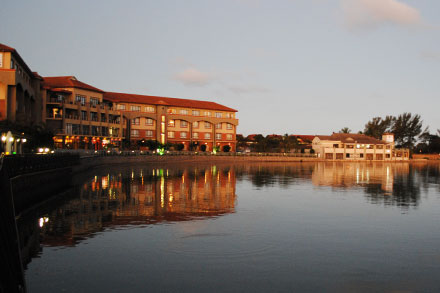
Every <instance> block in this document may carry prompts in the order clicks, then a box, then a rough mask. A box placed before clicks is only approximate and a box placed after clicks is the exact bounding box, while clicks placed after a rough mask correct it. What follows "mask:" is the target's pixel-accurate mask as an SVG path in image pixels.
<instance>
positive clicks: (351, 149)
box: [312, 133, 409, 161]
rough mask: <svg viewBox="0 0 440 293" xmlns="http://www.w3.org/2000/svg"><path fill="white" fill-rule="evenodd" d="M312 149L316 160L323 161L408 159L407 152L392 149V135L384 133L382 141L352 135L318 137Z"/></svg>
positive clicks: (339, 134) (405, 150) (313, 142)
mask: <svg viewBox="0 0 440 293" xmlns="http://www.w3.org/2000/svg"><path fill="white" fill-rule="evenodd" d="M312 148H313V150H314V151H315V153H316V154H317V156H318V158H322V159H325V160H352V161H353V160H356V161H359V160H361V161H362V160H378V161H392V160H393V161H400V160H408V159H409V150H407V149H396V148H395V147H394V135H393V134H392V133H385V134H384V135H383V136H382V140H379V139H376V138H374V137H370V136H367V135H364V134H353V133H333V134H332V135H318V136H315V138H314V139H313V141H312Z"/></svg>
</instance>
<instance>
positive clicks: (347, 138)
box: [317, 133, 387, 144]
mask: <svg viewBox="0 0 440 293" xmlns="http://www.w3.org/2000/svg"><path fill="white" fill-rule="evenodd" d="M317 137H318V138H319V139H320V140H334V141H341V142H343V143H362V144H387V142H385V141H383V140H379V139H376V138H374V137H371V136H367V135H365V134H355V133H333V134H332V135H317Z"/></svg>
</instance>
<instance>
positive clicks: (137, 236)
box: [18, 162, 440, 292]
mask: <svg viewBox="0 0 440 293" xmlns="http://www.w3.org/2000/svg"><path fill="white" fill-rule="evenodd" d="M90 172H91V173H90V174H89V175H87V176H86V177H85V178H84V180H83V181H80V182H81V183H80V184H79V185H78V186H77V187H76V188H75V189H73V190H71V191H70V192H69V193H67V194H65V195H64V196H61V197H59V200H58V201H57V202H53V203H52V204H51V205H44V206H42V207H40V208H38V209H36V210H35V211H33V212H32V213H29V214H27V215H26V216H24V217H22V218H20V219H19V222H18V226H19V231H20V235H19V237H20V243H21V246H22V256H23V261H24V262H25V263H27V262H29V261H30V259H31V258H32V257H35V256H39V257H41V258H40V259H38V260H35V259H34V261H33V263H32V264H31V265H29V269H28V270H27V274H28V280H30V281H29V283H30V284H31V285H32V286H34V287H32V288H40V289H41V290H40V291H41V292H47V291H51V290H46V289H47V288H46V287H45V286H46V285H45V284H44V282H42V281H41V280H45V281H46V282H47V283H48V284H50V285H53V288H56V289H59V288H64V286H66V287H69V286H68V285H65V282H66V283H69V284H70V287H72V288H74V287H75V286H77V284H78V280H80V281H81V280H82V279H88V280H89V284H93V286H95V281H96V283H99V284H100V285H99V286H104V287H102V288H103V289H102V291H105V290H104V288H105V286H106V284H108V283H107V282H108V275H112V277H113V278H116V279H117V280H118V282H119V284H120V286H132V287H126V288H130V289H131V290H129V289H127V291H132V292H137V291H141V290H142V288H145V285H146V284H145V282H144V281H145V278H144V277H145V276H151V278H149V279H148V282H149V283H148V285H149V286H150V285H151V286H152V287H151V291H159V290H160V289H161V288H162V289H163V288H164V287H163V286H168V287H166V288H167V289H169V290H168V291H185V290H180V289H181V288H186V289H187V290H186V291H190V292H192V291H196V290H197V289H199V290H200V291H209V288H214V287H215V286H220V285H219V284H217V282H221V283H222V284H221V285H222V286H228V284H229V286H230V287H227V288H231V287H232V288H234V289H237V288H240V284H242V282H243V280H244V282H245V284H247V285H246V286H249V287H246V288H247V289H249V288H255V289H257V290H258V289H259V288H260V289H261V288H263V287H260V286H261V285H267V287H264V289H265V290H262V291H269V290H270V289H273V287H272V286H273V284H274V283H276V284H280V286H281V287H280V288H284V289H286V288H291V289H292V288H296V289H297V290H296V291H298V292H301V291H304V290H301V289H304V287H301V285H298V284H305V283H307V284H308V285H310V284H317V287H316V288H315V289H316V290H311V291H318V292H319V291H325V290H324V289H325V288H327V285H328V283H329V282H330V281H329V280H330V279H331V280H343V279H344V278H345V279H351V280H352V281H353V280H354V281H357V276H359V279H361V280H365V278H366V279H368V278H371V280H373V281H374V280H379V281H382V279H383V280H386V281H389V280H390V279H392V277H390V276H392V275H393V274H394V273H395V272H396V271H398V270H399V269H401V268H402V267H412V266H414V264H416V265H419V266H420V267H422V268H429V269H432V267H433V266H434V265H438V263H435V261H436V260H437V259H438V252H437V248H438V241H439V239H437V238H438V237H437V236H436V237H437V238H435V239H433V240H432V245H426V242H423V241H426V239H427V238H429V237H431V236H432V235H440V234H439V233H436V231H437V230H438V225H436V224H435V221H432V220H431V219H432V217H433V215H434V216H435V215H438V206H440V203H439V201H438V200H439V199H440V197H439V196H438V194H439V191H440V164H409V163H341V162H328V163H327V162H326V163H293V164H292V163H290V164H282V163H265V164H261V163H249V164H234V165H207V166H200V165H199V166H195V165H182V166H173V167H162V168H148V167H144V166H136V167H127V168H119V167H115V168H113V169H105V168H98V169H96V170H93V171H90ZM237 193H238V195H237ZM428 194H429V196H428ZM432 195H434V196H432ZM428 198H429V200H430V202H429V203H428V204H426V202H427V201H428ZM346 199H349V200H346ZM423 201H425V204H423ZM237 202H239V203H240V205H239V207H240V208H238V205H237ZM382 207H387V209H384V208H382ZM388 207H392V208H390V209H388ZM402 211H403V212H402ZM406 211H411V213H412V216H411V217H409V216H408V215H407V214H408V213H406ZM372 212H374V215H375V216H374V217H371V214H372ZM232 213H234V216H230V215H231V214H232ZM415 218H418V222H417V225H415V224H414V222H413V221H414V219H415ZM209 219H215V220H213V221H212V220H209ZM397 219H398V220H397ZM380 223H387V224H386V225H378V224H380ZM408 223H412V226H411V225H408ZM359 227H361V229H360V228H359ZM133 228H136V229H133ZM137 228H149V229H137ZM150 228H151V229H150ZM408 229H413V230H412V231H410V232H408ZM424 229H425V230H424ZM119 230H124V231H119ZM390 231H393V233H390ZM423 231H425V232H423ZM97 235H100V237H95V236H97ZM407 236H408V238H405V237H407ZM416 236H417V237H420V238H414V237H416ZM115 239H124V241H115ZM412 241H413V242H412ZM80 243H82V244H85V243H87V244H88V245H78V244H80ZM396 243H397V246H399V245H400V246H399V247H405V249H407V250H405V249H399V250H395V247H396ZM147 244H148V245H147ZM66 247H70V248H69V249H58V248H66ZM431 248H432V249H431ZM422 249H425V252H424V253H425V254H424V255H425V256H426V258H420V259H419V258H418V255H415V254H414V253H413V251H419V250H422ZM114 251H118V253H116V254H114V253H113V252H114ZM406 252H407V253H406ZM72 255H74V256H75V257H76V258H77V259H75V261H73V262H72V263H69V267H67V268H66V267H65V265H64V263H63V261H69V259H71V257H72ZM95 255H96V257H95ZM420 255H422V254H420ZM431 255H433V256H435V257H432V258H431V257H430V256H431ZM342 256H344V257H342ZM413 257H414V259H413ZM58 258H62V259H63V261H58ZM90 258H93V261H90ZM390 258H391V259H393V260H395V262H394V263H391V264H390V262H389V261H388V260H389V259H390ZM385 260H386V261H385ZM402 260H405V262H404V263H405V265H402ZM109 264H112V266H110V265H109ZM113 264H116V265H114V266H113ZM145 264H152V265H145ZM292 264H295V267H293V266H292ZM406 264H407V265H406ZM191 265H193V267H192V266H191ZM52 266H53V267H54V269H53V271H51V272H50V273H48V271H45V274H44V275H43V274H39V272H40V271H41V269H46V270H47V268H48V267H50V268H52ZM88 266H92V267H93V268H94V270H89V271H84V272H83V268H84V267H88ZM71 267H75V269H72V270H73V271H74V272H75V274H77V275H78V276H81V277H78V278H77V279H75V278H72V277H71V275H70V273H71ZM103 268H104V269H103ZM338 268H339V269H338ZM365 268H366V269H365ZM381 269H382V273H380V272H378V270H379V271H380V270H381ZM57 270H61V271H62V272H58V271H57ZM102 270H103V271H104V273H102V275H101V272H102ZM114 270H117V272H115V271H114ZM91 271H92V272H93V274H92V275H88V273H90V272H91ZM124 271H125V272H126V274H125V275H120V276H119V275H118V273H120V272H124ZM243 271H246V272H248V273H249V274H248V275H247V276H248V279H243V278H241V276H242V272H243ZM347 272H349V273H347ZM365 272H367V273H365ZM368 272H375V273H374V274H375V275H374V276H373V275H371V274H370V275H369V273H368ZM376 272H377V273H376ZM426 272H428V273H429V272H430V271H429V270H426ZM435 272H437V271H435ZM435 272H434V273H432V275H435V276H437V274H435ZM352 273H353V274H352ZM401 273H402V272H401ZM403 273H408V272H407V271H404V272H403ZM75 274H73V275H75ZM132 274H133V275H134V276H136V277H135V278H130V277H129V276H131V275H132ZM136 274H137V275H136ZM167 274H170V275H173V276H179V278H170V279H166V280H165V279H163V278H162V276H165V275H167ZM329 274H330V275H332V274H333V275H332V276H331V277H329V278H328V279H326V278H323V276H325V275H329ZM424 275H426V276H427V279H428V281H429V282H430V281H432V280H435V281H436V279H435V278H434V277H430V276H429V274H424ZM117 276H119V278H118V277H117ZM194 276H196V277H194ZM237 276H238V277H237ZM292 276H295V277H294V278H295V279H294V281H292V280H293V279H292ZM382 276H385V277H383V278H382ZM406 276H407V275H405V277H402V280H407V279H410V278H408V277H406ZM234 277H235V278H236V280H235V282H236V283H234V282H232V283H228V282H224V280H233V278H234ZM267 279H271V280H272V279H273V280H275V281H274V282H273V283H270V284H261V283H260V284H259V283H258V281H261V280H267ZM47 280H48V281H47ZM97 280H98V281H97ZM183 280H184V281H183ZM304 280H306V281H304ZM307 280H308V281H307ZM50 282H52V283H50ZM150 282H151V284H150ZM223 282H224V284H223ZM246 282H247V283H246ZM302 282H303V283H302ZM304 282H305V283H304ZM42 283H43V284H42ZM85 283H87V282H85ZM183 283H184V284H183ZM330 283H331V282H330ZM385 283H386V282H384V284H385ZM188 284H189V285H188ZM191 284H195V285H194V286H193V287H191V286H192V285H191ZM234 284H235V286H237V287H235V286H234ZM255 284H258V285H255ZM283 284H284V287H283ZM286 284H287V285H286ZM295 284H296V285H295ZM387 284H388V283H387ZM333 285H334V286H335V287H334V288H339V287H337V286H338V285H341V284H336V285H335V284H333ZM398 285H399V284H398ZM398 285H396V286H395V287H396V288H397V287H399V286H398ZM93 286H90V287H87V285H85V288H86V289H91V288H92V289H93V288H94V287H93ZM108 286H109V285H108ZM108 286H107V287H108ZM111 286H113V285H111ZM182 286H183V287H182ZM185 286H187V287H185ZM188 286H189V287H188ZM198 286H201V287H198ZM203 286H204V287H203ZM291 286H293V287H291ZM295 286H296V287H295ZM403 287H404V286H403ZM403 287H402V286H401V287H399V288H403ZM75 288H76V287H75ZM114 288H122V287H117V286H115V287H114ZM124 288H125V287H124ZM201 288H202V289H205V290H202V289H201ZM399 288H398V289H399ZM83 289H84V288H83ZM36 291H38V290H36ZM52 291H57V290H55V289H54V290H52ZM58 291H59V290H58ZM85 291H87V290H85ZM165 291H166V290H165ZM226 291H228V290H226ZM231 291H234V290H231ZM286 291H295V290H286ZM333 291H335V292H339V291H344V290H336V289H335V290H333ZM345 291H353V290H345ZM354 291H356V290H354ZM373 291H374V290H373ZM379 291H380V290H379ZM390 291H391V290H390ZM396 291H398V290H396Z"/></svg>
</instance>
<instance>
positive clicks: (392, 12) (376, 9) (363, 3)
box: [341, 0, 421, 29]
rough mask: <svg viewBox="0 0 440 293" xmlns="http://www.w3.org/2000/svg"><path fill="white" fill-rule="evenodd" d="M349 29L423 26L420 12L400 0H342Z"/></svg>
mask: <svg viewBox="0 0 440 293" xmlns="http://www.w3.org/2000/svg"><path fill="white" fill-rule="evenodd" d="M341 6H342V10H343V12H344V16H345V21H346V23H347V25H348V27H349V28H351V29H357V28H371V27H376V26H379V25H383V24H389V23H391V24H394V25H401V26H414V25H419V24H421V16H420V12H419V11H418V10H417V9H416V8H414V7H411V6H409V5H408V4H405V3H402V2H400V1H398V0H341Z"/></svg>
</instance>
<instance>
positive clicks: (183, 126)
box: [180, 120, 188, 128]
mask: <svg viewBox="0 0 440 293" xmlns="http://www.w3.org/2000/svg"><path fill="white" fill-rule="evenodd" d="M180 127H181V128H187V127H188V122H186V121H183V120H180Z"/></svg>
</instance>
